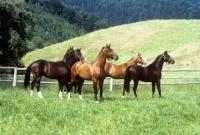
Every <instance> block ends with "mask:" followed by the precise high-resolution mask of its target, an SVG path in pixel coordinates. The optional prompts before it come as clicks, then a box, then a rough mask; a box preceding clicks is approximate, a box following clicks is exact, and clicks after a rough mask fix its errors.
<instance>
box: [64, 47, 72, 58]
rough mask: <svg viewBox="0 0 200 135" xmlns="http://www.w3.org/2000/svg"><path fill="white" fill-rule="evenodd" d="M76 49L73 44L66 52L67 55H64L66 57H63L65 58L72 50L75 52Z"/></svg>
mask: <svg viewBox="0 0 200 135" xmlns="http://www.w3.org/2000/svg"><path fill="white" fill-rule="evenodd" d="M73 51H74V49H73V46H70V48H69V49H68V50H67V51H66V53H65V55H64V57H63V60H64V59H65V57H66V56H67V55H69V54H70V53H71V52H73Z"/></svg>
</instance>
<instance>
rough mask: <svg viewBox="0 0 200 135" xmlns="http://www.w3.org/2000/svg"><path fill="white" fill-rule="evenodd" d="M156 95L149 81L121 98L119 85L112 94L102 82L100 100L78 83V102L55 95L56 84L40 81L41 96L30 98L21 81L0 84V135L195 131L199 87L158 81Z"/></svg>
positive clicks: (183, 134)
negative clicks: (102, 89)
mask: <svg viewBox="0 0 200 135" xmlns="http://www.w3.org/2000/svg"><path fill="white" fill-rule="evenodd" d="M161 88H162V96H163V98H158V93H157V91H156V93H155V98H152V97H151V94H152V93H151V86H150V85H139V86H138V91H137V93H138V98H137V99H136V98H134V96H133V92H132V91H131V92H130V93H126V94H125V98H124V99H122V98H121V91H122V86H121V85H118V86H114V90H113V91H112V92H110V91H109V86H108V85H104V93H103V98H104V100H103V101H102V102H99V103H96V102H94V101H93V96H94V95H93V90H92V86H91V85H84V86H83V90H82V92H83V100H79V99H78V94H77V93H73V92H72V98H71V99H70V100H68V99H67V96H66V95H63V97H64V99H59V98H58V93H57V89H58V86H57V85H45V84H42V85H41V92H42V94H43V96H44V98H43V99H39V97H38V96H37V92H36V91H34V95H33V96H32V97H31V96H30V91H29V90H25V89H24V88H23V86H22V84H18V85H17V86H16V87H12V85H11V84H10V83H5V82H4V83H2V82H1V84H0V112H1V115H0V117H1V118H0V125H1V126H0V134H4V135H11V134H12V135H13V134H15V135H18V134H19V135H22V134H24V135H25V134H27V135H28V134H29V135H30V134H33V135H40V134H41V135H44V134H59V135H61V134H69V135H94V134H97V135H100V134H101V135H122V134H123V135H130V134H141V135H142V134H144V135H146V134H147V135H150V134H152V135H155V134H159V135H160V134H162V135H172V134H173V135H197V134H200V126H199V125H200V115H199V114H200V92H199V85H162V86H161Z"/></svg>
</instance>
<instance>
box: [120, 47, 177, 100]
mask: <svg viewBox="0 0 200 135" xmlns="http://www.w3.org/2000/svg"><path fill="white" fill-rule="evenodd" d="M164 62H166V63H169V64H174V63H175V61H174V59H173V58H171V56H170V55H169V54H168V53H167V51H165V52H164V53H162V54H160V55H158V56H157V57H156V59H155V60H154V61H153V62H152V63H151V64H150V65H148V66H147V67H142V66H140V65H136V64H133V65H131V66H129V67H127V69H126V71H125V76H124V88H123V92H122V97H124V94H125V91H127V92H129V83H130V81H131V79H132V80H133V81H134V85H133V92H134V95H135V97H136V98H137V93H136V90H137V86H138V82H139V80H141V81H144V82H152V97H154V93H155V84H156V86H157V89H158V93H159V97H161V88H160V79H161V76H162V74H161V72H162V68H163V63H164Z"/></svg>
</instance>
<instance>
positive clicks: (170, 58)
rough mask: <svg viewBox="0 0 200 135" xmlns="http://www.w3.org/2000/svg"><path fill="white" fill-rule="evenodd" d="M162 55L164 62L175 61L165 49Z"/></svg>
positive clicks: (170, 62) (172, 62) (171, 62)
mask: <svg viewBox="0 0 200 135" xmlns="http://www.w3.org/2000/svg"><path fill="white" fill-rule="evenodd" d="M163 57H164V61H165V62H166V63H168V64H174V63H175V61H174V59H173V58H172V57H171V56H170V55H169V54H168V52H167V51H165V52H164V53H163Z"/></svg>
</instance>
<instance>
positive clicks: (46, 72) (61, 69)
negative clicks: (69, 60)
mask: <svg viewBox="0 0 200 135" xmlns="http://www.w3.org/2000/svg"><path fill="white" fill-rule="evenodd" d="M67 68H68V67H66V66H65V65H64V63H63V62H62V61H58V62H51V61H45V60H37V61H35V62H33V63H32V65H31V72H32V74H33V76H45V77H48V78H50V79H57V78H60V77H65V76H66V75H67V73H68V72H67Z"/></svg>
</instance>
